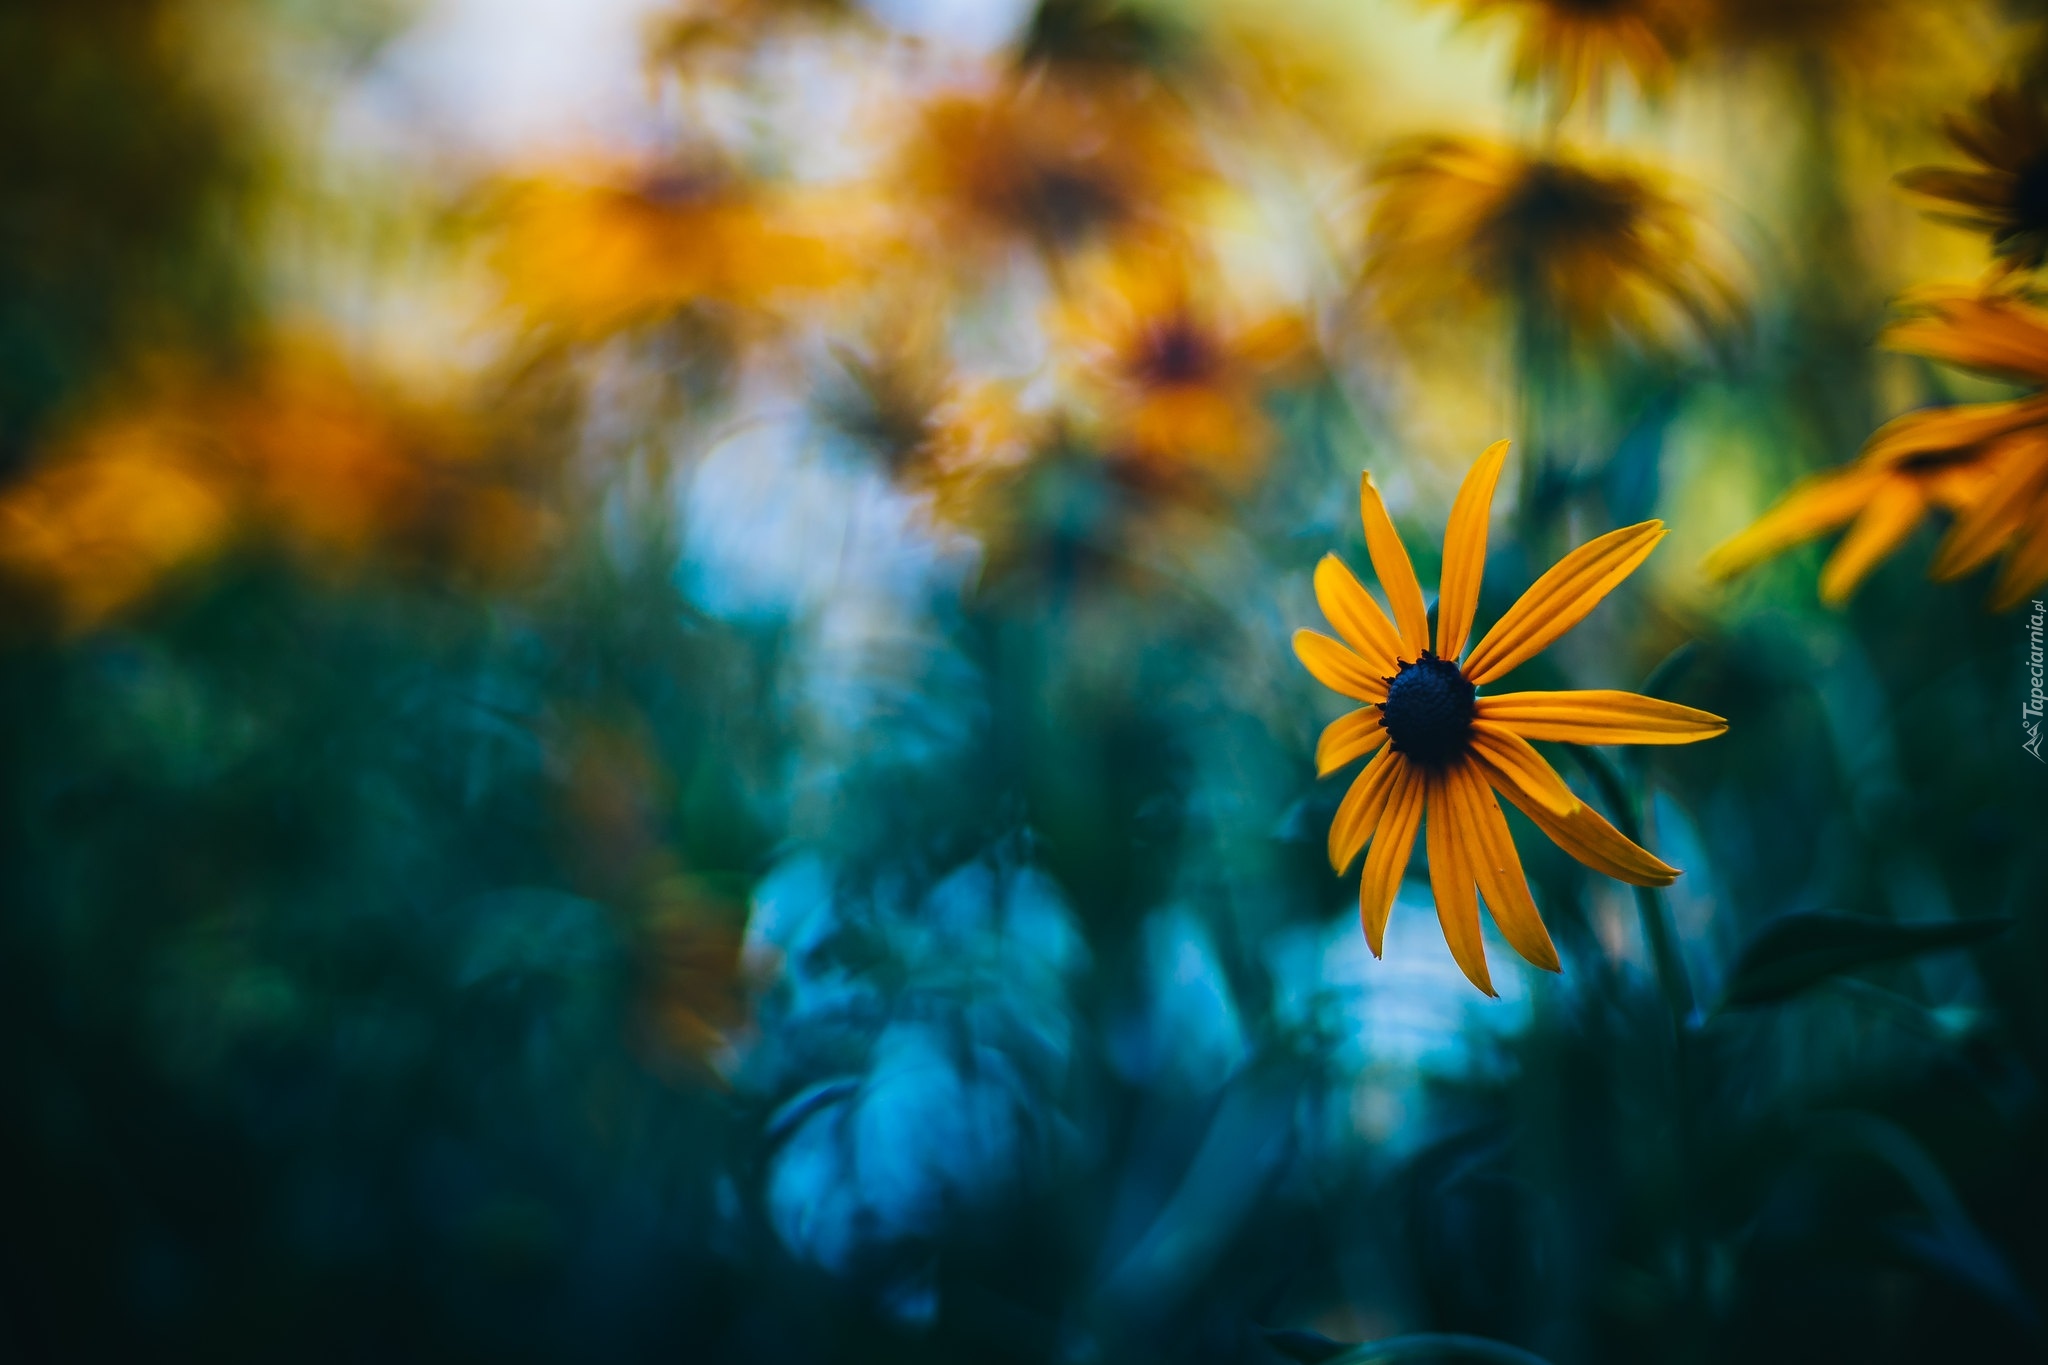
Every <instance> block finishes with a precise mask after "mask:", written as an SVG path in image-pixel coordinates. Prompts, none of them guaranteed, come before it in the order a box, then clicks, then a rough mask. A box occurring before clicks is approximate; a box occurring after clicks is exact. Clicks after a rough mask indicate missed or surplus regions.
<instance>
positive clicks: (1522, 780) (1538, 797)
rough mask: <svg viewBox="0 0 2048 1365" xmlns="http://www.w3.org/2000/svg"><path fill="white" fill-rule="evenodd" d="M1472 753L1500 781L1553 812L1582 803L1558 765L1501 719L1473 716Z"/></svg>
mask: <svg viewBox="0 0 2048 1365" xmlns="http://www.w3.org/2000/svg"><path fill="white" fill-rule="evenodd" d="M1472 757H1473V759H1474V760H1475V761H1476V762H1478V763H1479V764H1480V765H1481V766H1482V767H1484V768H1485V769H1486V770H1487V774H1488V776H1489V777H1490V778H1492V780H1493V781H1494V782H1495V783H1496V784H1500V783H1505V784H1507V785H1509V786H1512V787H1514V788H1515V789H1516V790H1518V791H1520V792H1522V793H1523V794H1524V795H1525V796H1527V797H1528V798H1529V800H1531V801H1534V802H1537V803H1538V804H1540V805H1542V806H1543V807H1545V808H1546V809H1547V810H1549V811H1550V812H1551V813H1552V814H1553V815H1560V816H1562V815H1570V814H1571V813H1572V812H1573V811H1574V810H1576V809H1577V808H1578V806H1579V798H1578V795H1577V793H1575V792H1573V791H1572V789H1571V788H1570V787H1567V786H1566V785H1565V784H1564V779H1563V778H1561V777H1559V776H1558V775H1557V769H1555V768H1553V767H1551V766H1550V764H1549V763H1548V762H1547V761H1545V759H1544V757H1543V755H1542V754H1539V753H1537V752H1536V750H1535V749H1534V748H1532V747H1531V746H1530V744H1529V741H1528V740H1526V739H1523V738H1522V737H1521V736H1520V735H1518V734H1516V733H1515V732H1514V731H1513V730H1511V729H1509V728H1508V727H1507V726H1506V725H1503V724H1501V723H1500V722H1499V721H1496V720H1487V719H1478V718H1475V719H1474V720H1473V722H1472Z"/></svg>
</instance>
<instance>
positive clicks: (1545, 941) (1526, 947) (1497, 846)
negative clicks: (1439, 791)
mask: <svg viewBox="0 0 2048 1365" xmlns="http://www.w3.org/2000/svg"><path fill="white" fill-rule="evenodd" d="M1445 776H1446V778H1447V780H1448V788H1449V791H1450V794H1451V797H1452V799H1453V800H1454V801H1456V802H1457V805H1458V808H1459V810H1460V812H1461V814H1460V820H1459V825H1460V828H1463V829H1468V830H1470V831H1471V832H1472V835H1473V841H1472V844H1471V846H1470V847H1469V848H1467V849H1466V854H1467V856H1468V857H1469V858H1470V859H1471V861H1472V871H1473V873H1474V875H1475V877H1476V878H1477V880H1478V882H1479V894H1480V895H1481V896H1484V897H1485V898H1486V908H1487V909H1488V910H1489V911H1490V912H1492V915H1493V922H1494V923H1495V924H1497V925H1499V926H1500V932H1501V935H1502V937H1504V938H1506V939H1507V941H1508V942H1509V943H1510V944H1511V945H1513V947H1514V950H1515V951H1516V952H1518V953H1520V954H1521V955H1522V956H1523V957H1524V958H1526V959H1528V961H1530V962H1531V963H1533V964H1534V965H1536V966H1538V967H1541V968H1543V969H1544V970H1545V971H1549V972H1555V971H1561V970H1562V966H1561V964H1560V963H1559V962H1558V960H1557V948H1556V946H1555V945H1554V944H1552V943H1551V941H1550V931H1549V930H1548V929H1546V928H1545V927H1544V925H1543V916H1542V915H1540V914H1538V913H1537V911H1536V901H1535V899H1534V898H1533V897H1532V896H1530V894H1529V879H1528V878H1527V877H1526V876H1524V875H1523V873H1522V859H1521V855H1520V854H1518V853H1517V852H1516V851H1515V841H1514V838H1513V837H1512V836H1511V835H1510V834H1509V833H1508V822H1507V817H1506V816H1504V815H1502V814H1501V811H1500V802H1499V801H1498V800H1496V799H1495V798H1494V795H1493V789H1492V788H1491V787H1489V786H1488V785H1487V783H1486V779H1485V777H1484V776H1482V775H1481V774H1480V772H1479V770H1478V769H1477V768H1475V767H1473V766H1472V765H1471V764H1469V763H1460V764H1457V765H1455V766H1453V767H1452V768H1451V769H1450V771H1449V772H1448V773H1446V774H1445Z"/></svg>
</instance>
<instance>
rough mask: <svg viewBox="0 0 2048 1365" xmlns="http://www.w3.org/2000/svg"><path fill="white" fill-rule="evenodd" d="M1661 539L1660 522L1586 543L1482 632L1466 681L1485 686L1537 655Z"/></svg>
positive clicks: (1641, 524)
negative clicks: (1484, 635) (1482, 637)
mask: <svg viewBox="0 0 2048 1365" xmlns="http://www.w3.org/2000/svg"><path fill="white" fill-rule="evenodd" d="M1663 538H1664V523H1663V522H1661V521H1645V522H1639V523H1637V524H1636V525H1634V526H1624V527H1622V528H1621V529H1620V530H1618V531H1609V532H1608V533H1607V534H1606V535H1604V536H1601V537H1599V538H1598V539H1596V540H1589V541H1587V542H1586V543H1585V544H1584V545H1581V546H1580V547H1579V548H1578V549H1576V550H1573V551H1572V552H1571V553H1570V554H1568V555H1566V556H1565V557H1564V558H1563V559H1560V560H1558V561H1557V563H1556V564H1554V565H1552V566H1551V568H1550V571H1549V572H1547V573H1545V574H1544V575H1543V577H1541V578H1539V579H1537V580H1536V581H1535V582H1534V583H1532V584H1531V585H1530V586H1529V590H1528V591H1527V592H1525V593H1523V594H1522V597H1521V600H1520V601H1518V602H1516V603H1515V605H1514V606H1512V607H1509V608H1508V611H1507V615H1505V616H1503V617H1501V618H1500V620H1499V621H1497V622H1495V623H1494V627H1493V629H1492V630H1490V631H1488V632H1486V638H1485V639H1483V640H1481V641H1480V642H1479V644H1478V646H1477V647H1476V648H1475V649H1473V651H1472V657H1471V658H1470V659H1468V660H1466V661H1465V676H1466V677H1468V678H1470V679H1471V680H1472V681H1473V682H1474V683H1475V684H1479V685H1484V684H1486V683H1488V682H1491V681H1492V680H1493V679H1495V678H1498V677H1499V676H1500V675H1501V674H1503V673H1506V672H1508V671H1509V670H1510V669H1512V668H1514V667H1515V666H1516V665H1518V664H1521V663H1523V662H1525V661H1526V660H1528V659H1530V658H1532V657H1534V656H1535V655H1537V654H1539V653H1541V652H1542V651H1543V650H1544V648H1545V647H1546V646H1548V645H1549V644H1550V642H1551V641H1553V640H1555V639H1556V638H1557V637H1558V636H1560V635H1562V634H1564V633H1565V632H1566V631H1568V630H1570V629H1571V628H1572V627H1573V626H1575V625H1577V624H1578V623H1579V622H1580V621H1582V620H1584V619H1585V617H1586V614H1587V613H1588V612H1590V611H1592V610H1593V608H1595V607H1597V606H1599V605H1600V599H1602V598H1604V597H1605V596H1607V594H1608V593H1610V592H1612V591H1614V589H1615V587H1616V586H1617V585H1619V584H1620V582H1621V581H1622V580H1623V579H1624V578H1627V577H1628V576H1629V575H1630V574H1632V573H1634V572H1635V571H1636V567H1637V566H1638V565H1640V564H1641V563H1642V562H1643V561H1644V560H1645V559H1647V558H1648V557H1649V554H1650V551H1652V550H1654V549H1656V548H1657V542H1658V541H1660V540H1662V539H1663Z"/></svg>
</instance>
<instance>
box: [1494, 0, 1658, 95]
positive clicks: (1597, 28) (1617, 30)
mask: <svg viewBox="0 0 2048 1365" xmlns="http://www.w3.org/2000/svg"><path fill="white" fill-rule="evenodd" d="M1457 3H1458V4H1459V6H1460V8H1462V9H1463V10H1464V11H1465V13H1466V14H1467V15H1470V16H1471V17H1473V18H1484V17H1487V16H1491V15H1494V14H1503V13H1504V14H1509V15H1512V16H1513V17H1514V18H1516V19H1517V20H1519V22H1520V24H1521V34H1520V36H1519V38H1518V39H1517V41H1516V43H1515V58H1514V62H1515V64H1514V78H1515V81H1516V83H1517V84H1520V85H1537V84H1539V83H1543V82H1548V83H1549V85H1550V87H1551V88H1552V89H1553V91H1554V92H1555V95H1556V99H1557V103H1558V107H1559V108H1560V109H1561V110H1562V109H1568V108H1570V107H1571V106H1572V104H1574V103H1575V102H1576V101H1577V100H1578V98H1579V97H1580V96H1581V95H1591V96H1595V97H1597V96H1598V95H1599V94H1600V92H1601V91H1602V90H1603V89H1604V88H1605V85H1606V82H1607V79H1608V77H1609V75H1610V74H1611V73H1612V72H1615V71H1626V72H1627V73H1628V74H1629V76H1630V77H1631V78H1632V79H1633V80H1634V82H1635V85H1636V88H1637V89H1638V90H1640V91H1643V92H1644V93H1646V94H1654V93H1657V92H1659V91H1662V90H1663V89H1664V88H1665V87H1666V86H1667V85H1669V84H1670V81H1671V74H1672V71H1673V69H1674V67H1675V66H1676V64H1677V60H1678V57H1679V56H1680V54H1681V53H1682V52H1683V51H1684V48H1685V41H1686V37H1687V23H1686V20H1687V18H1688V8H1687V7H1686V6H1684V5H1683V4H1681V3H1680V0H1457Z"/></svg>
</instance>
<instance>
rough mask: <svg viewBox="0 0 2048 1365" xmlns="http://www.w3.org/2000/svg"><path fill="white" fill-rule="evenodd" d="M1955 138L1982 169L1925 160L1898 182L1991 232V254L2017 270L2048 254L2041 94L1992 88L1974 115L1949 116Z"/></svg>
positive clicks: (2046, 132) (1948, 217)
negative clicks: (1925, 163)
mask: <svg viewBox="0 0 2048 1365" xmlns="http://www.w3.org/2000/svg"><path fill="white" fill-rule="evenodd" d="M1945 126H1946V129H1947V132H1948V138H1949V141H1950V142H1953V143H1954V144H1955V145H1956V147H1957V149H1958V150H1959V151H1961V152H1962V153H1963V155H1965V156H1967V157H1969V158H1970V159H1971V160H1972V161H1974V162H1976V163H1977V165H1978V167H1979V169H1977V170H1973V171H1971V170H1957V169H1954V168H1953V167H1948V166H1921V167H1918V168H1916V169H1914V170H1910V171H1905V172H1902V173H1901V174H1900V176H1899V183H1900V184H1901V185H1903V186H1905V187H1906V188H1907V189H1909V190H1911V191H1913V192H1914V193H1916V194H1922V195H1925V196H1927V197H1928V198H1929V199H1932V200H1935V201H1936V202H1937V203H1938V204H1940V205H1941V206H1942V208H1941V209H1940V211H1939V212H1938V213H1936V215H1935V216H1936V217H1938V218H1940V219H1942V220H1944V221H1947V222H1952V223H1956V224H1958V225H1959V226H1962V227H1967V228H1971V229H1973V230H1975V231H1979V232H1985V233H1989V234H1990V236H1991V250H1992V254H1993V255H1994V256H1996V257H1997V258H1998V262H1999V265H2000V266H2001V267H2002V269H2001V271H2000V273H2004V272H2005V271H2010V270H2034V269H2038V268H2039V267H2040V265H2041V263H2042V261H2043V260H2044V259H2048V108H2044V107H2043V105H2042V102H2041V100H2040V99H2039V98H2038V97H2037V96H2035V95H2034V94H2032V93H2030V92H2027V91H2023V90H2019V89H2016V88H2011V87H2003V88H2000V89H1997V90H1993V91H1992V92H1991V93H1990V94H1988V95H1986V96H1985V97H1984V98H1983V99H1982V100H1981V101H1980V102H1979V103H1978V105H1977V108H1976V110H1975V113H1974V116H1961V117H1958V116H1951V117H1950V118H1949V119H1948V120H1947V121H1946V124H1945Z"/></svg>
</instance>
